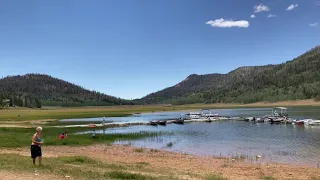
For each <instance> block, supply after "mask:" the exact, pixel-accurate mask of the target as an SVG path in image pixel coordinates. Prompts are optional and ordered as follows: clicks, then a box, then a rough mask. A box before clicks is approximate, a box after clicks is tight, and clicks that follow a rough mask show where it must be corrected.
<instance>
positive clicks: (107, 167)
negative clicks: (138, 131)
mask: <svg viewBox="0 0 320 180" xmlns="http://www.w3.org/2000/svg"><path fill="white" fill-rule="evenodd" d="M44 162H45V165H44V166H41V167H38V170H37V171H36V174H38V176H39V175H42V176H43V175H48V174H54V175H56V176H57V177H59V178H65V177H66V176H67V177H72V178H76V179H84V180H86V179H90V180H91V179H97V180H98V179H101V180H102V179H133V180H134V179H136V180H162V179H163V180H166V179H175V178H173V177H170V176H165V175H163V176H162V177H154V176H151V175H146V172H148V171H150V170H149V169H147V168H146V167H145V166H143V165H141V164H134V163H132V164H123V163H122V164H120V163H119V164H115V163H113V164H111V163H105V162H101V161H98V160H94V159H91V158H88V157H85V156H71V157H58V158H45V159H44ZM0 170H7V171H14V172H17V173H18V172H20V173H21V172H29V173H35V170H34V167H33V166H30V158H29V157H24V156H19V155H14V154H4V155H1V156H0ZM130 171H131V172H130ZM132 171H139V172H140V173H132ZM142 173H143V174H142Z"/></svg>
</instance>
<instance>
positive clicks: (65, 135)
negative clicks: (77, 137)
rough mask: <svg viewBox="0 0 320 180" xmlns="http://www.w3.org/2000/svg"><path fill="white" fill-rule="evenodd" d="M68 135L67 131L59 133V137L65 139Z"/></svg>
mask: <svg viewBox="0 0 320 180" xmlns="http://www.w3.org/2000/svg"><path fill="white" fill-rule="evenodd" d="M67 137H68V133H67V132H63V133H62V134H60V136H59V139H65V138H67Z"/></svg>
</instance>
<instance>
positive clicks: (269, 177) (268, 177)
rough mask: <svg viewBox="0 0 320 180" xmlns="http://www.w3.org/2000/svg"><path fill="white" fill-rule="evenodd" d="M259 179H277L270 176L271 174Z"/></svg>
mask: <svg viewBox="0 0 320 180" xmlns="http://www.w3.org/2000/svg"><path fill="white" fill-rule="evenodd" d="M260 179H261V180H277V179H276V178H274V177H272V176H263V177H261V178H260Z"/></svg>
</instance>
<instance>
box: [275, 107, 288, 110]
mask: <svg viewBox="0 0 320 180" xmlns="http://www.w3.org/2000/svg"><path fill="white" fill-rule="evenodd" d="M273 109H281V110H287V108H285V107H274V108H273Z"/></svg>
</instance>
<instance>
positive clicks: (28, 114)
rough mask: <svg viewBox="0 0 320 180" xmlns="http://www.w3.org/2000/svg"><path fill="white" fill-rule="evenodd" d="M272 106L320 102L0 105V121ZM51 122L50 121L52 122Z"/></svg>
mask: <svg viewBox="0 0 320 180" xmlns="http://www.w3.org/2000/svg"><path fill="white" fill-rule="evenodd" d="M273 106H286V107H290V106H320V102H317V101H314V100H299V101H284V102H277V103H263V102H261V103H253V104H223V103H221V104H187V105H172V106H171V105H144V106H141V105H133V106H100V107H97V106H93V107H75V108H71V107H43V108H41V109H29V108H3V109H0V123H1V121H6V122H8V121H33V120H59V119H72V118H94V117H124V116H130V115H132V114H133V113H137V112H139V113H143V112H161V111H182V110H193V109H209V108H210V109H219V108H255V107H273ZM51 124H53V123H51Z"/></svg>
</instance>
